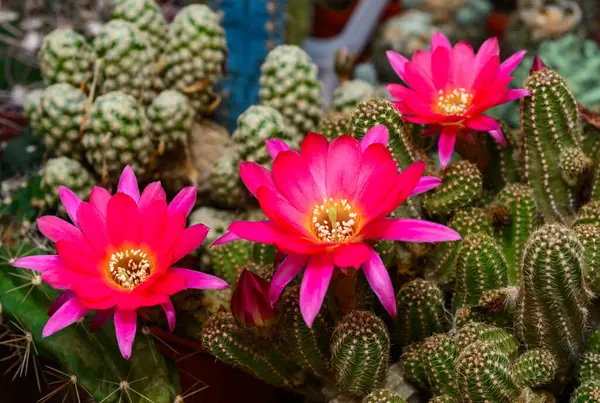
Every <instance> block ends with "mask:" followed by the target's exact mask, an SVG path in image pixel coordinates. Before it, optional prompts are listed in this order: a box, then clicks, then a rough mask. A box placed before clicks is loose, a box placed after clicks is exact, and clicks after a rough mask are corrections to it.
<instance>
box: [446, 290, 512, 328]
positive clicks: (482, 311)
mask: <svg viewBox="0 0 600 403" xmlns="http://www.w3.org/2000/svg"><path fill="white" fill-rule="evenodd" d="M518 296H519V287H514V286H509V287H502V288H498V289H495V290H488V291H484V292H483V294H481V298H479V303H478V304H477V306H475V307H470V308H467V307H463V308H461V309H459V310H458V311H457V312H456V314H455V317H456V316H458V317H459V318H460V315H459V313H460V314H461V315H463V316H464V315H465V313H464V312H462V313H461V312H460V311H462V310H468V311H470V315H468V316H470V317H469V318H465V319H467V321H470V322H483V323H487V324H490V325H494V326H498V327H501V328H507V329H512V327H513V325H514V319H515V312H516V308H517V298H518ZM455 322H456V320H455ZM456 326H457V327H460V325H459V324H458V323H456Z"/></svg>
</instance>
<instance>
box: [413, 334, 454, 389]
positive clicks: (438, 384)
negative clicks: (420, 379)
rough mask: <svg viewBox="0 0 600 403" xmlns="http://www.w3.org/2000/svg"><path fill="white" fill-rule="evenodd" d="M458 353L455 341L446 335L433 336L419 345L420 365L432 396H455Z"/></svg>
mask: <svg viewBox="0 0 600 403" xmlns="http://www.w3.org/2000/svg"><path fill="white" fill-rule="evenodd" d="M459 352H460V351H459V348H458V345H457V342H456V340H455V339H454V338H453V337H451V336H449V335H447V334H434V335H433V336H431V337H428V338H426V339H425V341H424V342H423V343H422V344H421V363H422V365H423V368H424V370H425V374H426V375H427V382H428V384H429V386H430V389H431V392H432V393H433V395H443V394H447V395H450V396H455V395H456V392H457V383H456V368H455V361H456V358H457V357H458V354H459Z"/></svg>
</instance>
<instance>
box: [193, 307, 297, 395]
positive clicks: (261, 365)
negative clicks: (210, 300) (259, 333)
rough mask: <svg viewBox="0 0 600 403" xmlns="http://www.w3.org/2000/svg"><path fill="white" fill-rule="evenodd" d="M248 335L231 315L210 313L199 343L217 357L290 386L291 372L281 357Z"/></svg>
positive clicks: (273, 382) (264, 379) (274, 382)
mask: <svg viewBox="0 0 600 403" xmlns="http://www.w3.org/2000/svg"><path fill="white" fill-rule="evenodd" d="M251 340H252V339H251V336H250V334H248V333H247V332H245V331H244V330H243V329H241V328H240V327H238V325H237V324H236V323H235V319H234V318H233V316H231V314H229V313H225V312H221V313H217V314H215V315H213V316H212V317H211V318H210V319H209V320H208V321H207V322H206V323H205V324H204V328H203V331H202V344H203V345H204V347H205V348H206V349H207V350H208V351H209V352H210V353H211V354H212V355H214V356H215V357H216V358H218V359H219V360H221V361H223V362H225V363H227V364H230V365H233V366H237V367H241V368H242V369H244V370H245V371H247V372H249V373H251V374H253V375H254V376H256V377H257V378H259V379H262V380H263V381H265V382H267V383H269V384H271V385H274V386H277V387H289V386H291V385H292V382H293V381H292V374H291V373H290V371H289V368H288V367H287V365H286V363H285V361H284V360H283V358H282V357H281V356H280V355H279V354H276V353H275V352H274V351H273V352H272V353H271V354H269V352H268V351H265V349H262V348H259V347H258V346H257V345H255V344H253V343H252V342H251Z"/></svg>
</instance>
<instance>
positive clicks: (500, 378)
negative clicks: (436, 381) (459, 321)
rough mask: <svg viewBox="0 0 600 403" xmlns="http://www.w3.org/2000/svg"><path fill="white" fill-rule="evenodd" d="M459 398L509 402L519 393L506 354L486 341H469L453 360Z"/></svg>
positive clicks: (515, 398) (469, 400)
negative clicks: (454, 361)
mask: <svg viewBox="0 0 600 403" xmlns="http://www.w3.org/2000/svg"><path fill="white" fill-rule="evenodd" d="M456 376H457V379H458V394H459V396H461V401H463V402H469V403H471V402H472V403H475V402H494V403H504V402H505V403H512V402H515V401H516V400H517V398H518V397H519V395H520V390H519V387H518V386H517V383H516V380H515V377H514V375H513V373H512V371H511V366H510V361H509V359H508V357H507V356H506V355H505V354H503V353H502V352H501V351H500V350H498V349H496V348H494V347H492V346H491V345H489V344H488V343H486V342H485V341H476V342H474V343H471V344H469V345H468V346H467V347H466V348H465V349H464V350H463V351H462V352H461V353H460V355H459V357H458V359H457V360H456Z"/></svg>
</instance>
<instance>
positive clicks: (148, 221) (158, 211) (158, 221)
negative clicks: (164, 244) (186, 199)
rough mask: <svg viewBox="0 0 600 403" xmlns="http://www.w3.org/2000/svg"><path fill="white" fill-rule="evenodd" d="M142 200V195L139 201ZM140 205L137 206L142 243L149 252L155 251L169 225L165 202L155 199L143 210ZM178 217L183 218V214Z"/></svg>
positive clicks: (164, 200)
mask: <svg viewBox="0 0 600 403" xmlns="http://www.w3.org/2000/svg"><path fill="white" fill-rule="evenodd" d="M143 199H144V194H142V198H141V199H140V200H143ZM141 205H142V203H140V204H138V206H139V207H140V213H141V220H142V243H144V244H146V245H148V247H149V248H150V250H157V249H158V248H159V247H160V242H161V240H162V239H163V237H164V235H165V232H166V229H167V226H168V224H169V212H168V209H167V201H166V199H156V200H155V201H154V202H152V203H150V204H148V205H146V206H145V207H144V208H143V209H142V207H141ZM178 216H180V217H183V214H178Z"/></svg>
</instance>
